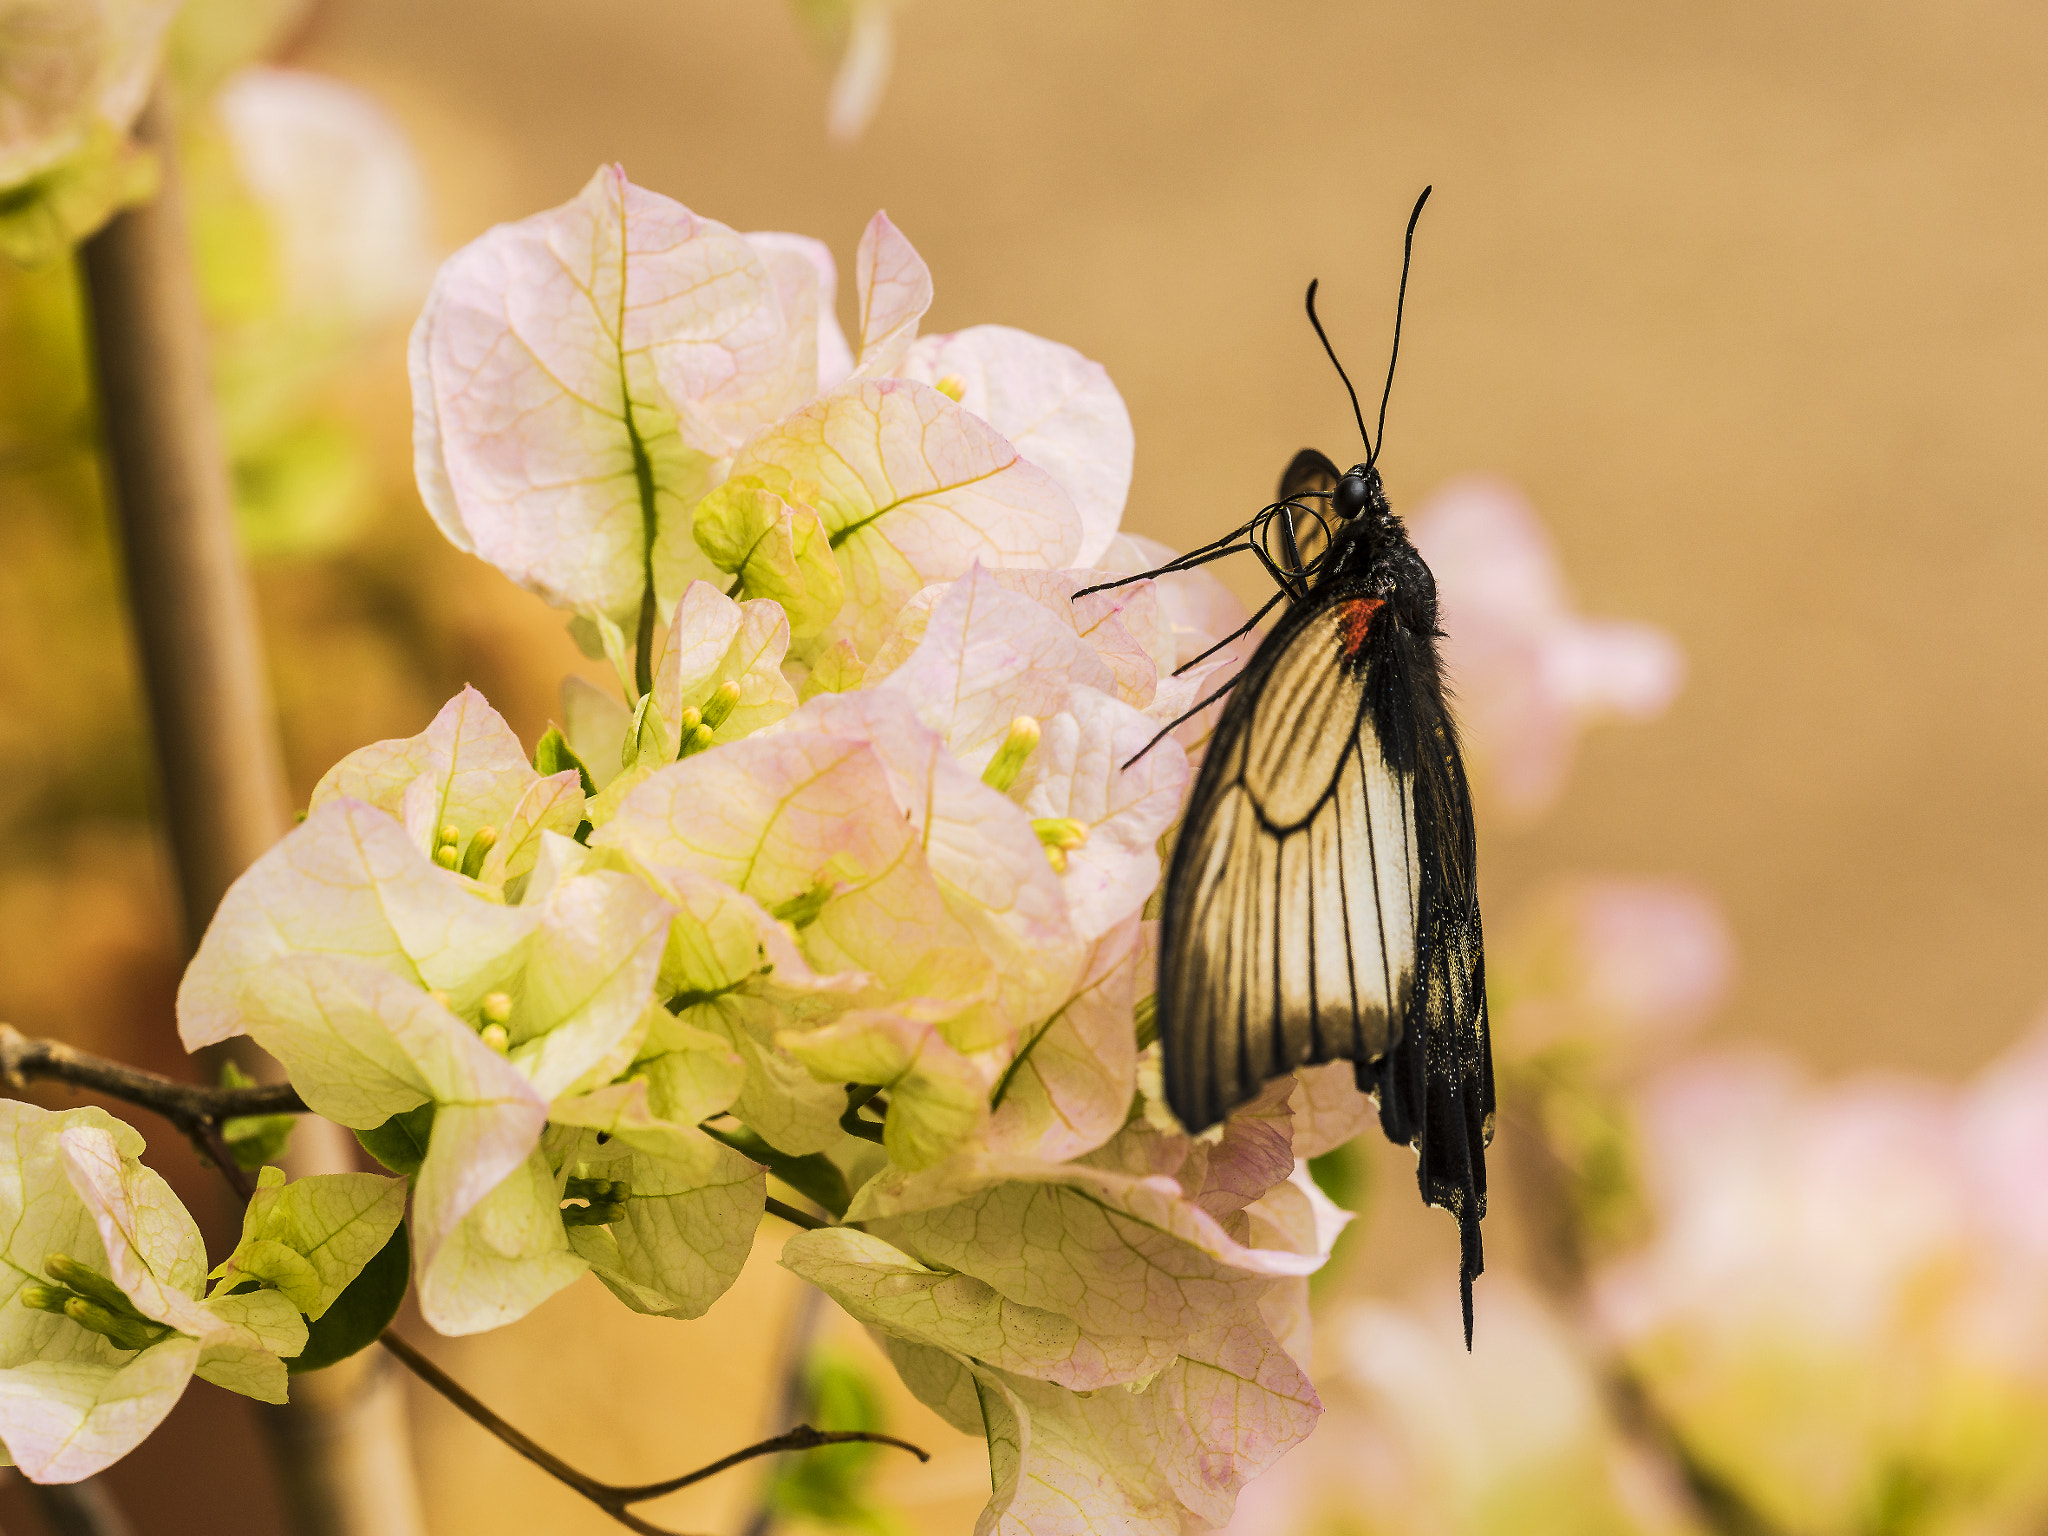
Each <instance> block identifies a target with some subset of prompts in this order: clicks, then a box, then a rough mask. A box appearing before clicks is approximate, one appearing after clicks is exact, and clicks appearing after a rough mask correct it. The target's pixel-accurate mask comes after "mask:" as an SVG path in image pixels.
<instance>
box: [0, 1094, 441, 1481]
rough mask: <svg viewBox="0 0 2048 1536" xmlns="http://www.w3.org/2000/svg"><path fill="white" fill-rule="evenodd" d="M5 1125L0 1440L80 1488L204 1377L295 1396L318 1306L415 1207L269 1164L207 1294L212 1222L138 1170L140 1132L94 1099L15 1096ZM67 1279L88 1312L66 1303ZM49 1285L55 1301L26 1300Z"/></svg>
mask: <svg viewBox="0 0 2048 1536" xmlns="http://www.w3.org/2000/svg"><path fill="white" fill-rule="evenodd" d="M0 1135H4V1136H5V1138H6V1143H7V1146H8V1148H9V1153H8V1156H7V1158H6V1159H5V1161H4V1163H0V1169H4V1176H0V1226H4V1228H5V1230H6V1232H7V1234H8V1235H7V1239H6V1246H5V1249H4V1257H5V1259H6V1263H7V1266H8V1269H9V1271H10V1274H11V1277H12V1279H11V1284H10V1286H9V1289H8V1293H7V1297H6V1300H5V1301H4V1302H0V1441H4V1442H5V1444H6V1448H7V1454H8V1456H9V1457H10V1458H11V1459H12V1460H13V1462H14V1464H15V1465H17V1466H19V1467H20V1468H21V1469H22V1471H23V1472H25V1473H26V1474H27V1475H28V1476H29V1477H30V1478H32V1479H34V1480H35V1481H37V1482H42V1483H68V1482H76V1481H77V1480H78V1479H80V1478H83V1477H90V1476H91V1475H92V1474H93V1473H95V1472H97V1471H99V1470H100V1469H101V1468H103V1467H105V1466H107V1465H109V1464H110V1463H112V1462H114V1461H117V1460H119V1459H120V1458H121V1457H122V1456H125V1455H126V1454H127V1453H128V1452H129V1451H130V1450H132V1449H133V1448H134V1447H135V1446H136V1445H137V1444H139V1443H140V1442H141V1441H142V1440H143V1439H144V1438H145V1437H146V1436H147V1435H148V1434H149V1433H150V1431H152V1430H153V1429H155V1428H156V1426H157V1425H158V1424H160V1423H161V1422H162V1421H163V1418H164V1416H165V1415H166V1414H168V1413H169V1412H170V1411H171V1409H172V1408H173V1407H174V1406H175V1405H176V1403H177V1401H178V1398H179V1397H180V1395H181V1394H182V1393H183V1392H184V1390H185V1385H186V1383H187V1382H188V1381H190V1380H191V1378H192V1377H193V1376H194V1375H197V1376H200V1377H202V1378H204V1379H205V1380H207V1381H210V1382H212V1383H214V1384H215V1385H216V1386H222V1387H226V1388H227V1389H228V1390H230V1391H232V1392H240V1393H242V1394H244V1395H245V1396H248V1397H254V1398H258V1399H260V1400H262V1401H264V1402H270V1403H281V1402H283V1401H284V1400H285V1364H284V1362H285V1361H286V1360H287V1359H289V1358H290V1357H292V1356H294V1355H296V1354H298V1353H299V1351H300V1350H302V1349H303V1348H304V1347H305V1344H306V1317H319V1316H321V1315H322V1314H323V1313H325V1312H326V1310H327V1309H328V1307H329V1306H331V1305H332V1304H333V1302H334V1299H335V1298H336V1297H337V1296H339V1295H340V1294H341V1292H342V1291H343V1290H344V1289H345V1288H346V1287H347V1286H348V1284H349V1282H350V1281H352V1280H353V1279H354V1278H355V1277H356V1274H357V1272H358V1271H360V1270H361V1268H362V1267H363V1265H364V1264H366V1263H367V1262H368V1261H369V1260H370V1259H371V1258H372V1257H374V1256H375V1255H376V1253H377V1252H378V1250H379V1249H381V1248H382V1247H383V1246H384V1243H385V1241H386V1240H387V1239H388V1238H389V1237H390V1236H391V1233H392V1231H393V1229H394V1228H395V1227H396V1226H397V1224H398V1220H399V1216H400V1214H401V1212H402V1210H403V1206H404V1199H405V1186H404V1184H403V1183H402V1182H401V1181H400V1180H397V1179H380V1178H375V1177H372V1176H371V1175H368V1174H334V1175H322V1176H317V1177H314V1178H309V1179H302V1180H300V1181H299V1182H298V1183H296V1184H291V1185H286V1184H285V1182H284V1176H283V1174H281V1173H280V1172H278V1171H277V1170H276V1169H265V1170H264V1179H263V1185H262V1188H261V1190H260V1191H259V1193H258V1196H257V1199H256V1201H255V1202H254V1203H252V1205H251V1207H250V1213H249V1217H248V1219H247V1222H246V1224H245V1227H244V1232H243V1241H242V1244H241V1246H240V1247H238V1248H237V1249H236V1251H235V1255H234V1257H233V1258H231V1259H230V1260H229V1261H228V1263H227V1264H225V1265H223V1266H222V1267H221V1269H220V1270H219V1271H216V1274H217V1275H218V1276H220V1277H221V1280H222V1283H221V1284H220V1285H219V1286H217V1287H215V1289H214V1291H213V1293H212V1294H211V1295H208V1294H207V1293H206V1280H207V1264H206V1251H205V1248H204V1247H203V1245H202V1244H201V1241H200V1237H199V1228H198V1226H197V1225H196V1224H195V1223H194V1222H193V1220H192V1218H191V1216H190V1215H189V1214H187V1212H186V1210H185V1208H184V1206H183V1205H182V1204H180V1203H179V1201H178V1198H177V1196H176V1195H174V1194H173V1193H172V1192H171V1189H170V1186H169V1185H167V1184H166V1183H164V1181H163V1180H162V1178H160V1177H159V1176H158V1175H157V1174H155V1173H153V1172H152V1171H150V1170H149V1169H148V1168H145V1167H143V1166H142V1164H141V1162H140V1161H139V1160H138V1159H139V1157H140V1155H141V1153H142V1150H143V1141H142V1138H141V1136H139V1135H137V1134H136V1132H135V1131H134V1130H133V1129H132V1128H130V1127H129V1126H126V1125H124V1124H122V1123H121V1122H120V1121H118V1120H116V1119H114V1118H113V1117H112V1116H111V1115H108V1114H106V1113H105V1112H104V1111H102V1110H98V1109H73V1110H66V1111H63V1112H61V1113H53V1112H51V1111H49V1110H44V1109H38V1108H37V1107H36V1106H34V1105H32V1104H22V1103H17V1102H14V1101H12V1100H7V1101H0ZM67 1290H68V1293H69V1300H70V1304H71V1306H72V1307H73V1308H75V1309H76V1310H75V1311H65V1310H61V1307H62V1305H63V1298H64V1297H65V1295H66V1293H67ZM37 1292H41V1293H43V1300H44V1301H46V1302H47V1301H49V1300H52V1299H55V1300H57V1301H58V1302H59V1307H60V1310H52V1309H51V1308H50V1307H49V1306H47V1305H43V1306H30V1305H28V1304H27V1298H28V1297H30V1296H32V1295H34V1294H36V1293H37ZM52 1292H54V1293H55V1295H54V1297H53V1296H52V1295H51V1294H50V1293H52ZM302 1314H303V1315H302Z"/></svg>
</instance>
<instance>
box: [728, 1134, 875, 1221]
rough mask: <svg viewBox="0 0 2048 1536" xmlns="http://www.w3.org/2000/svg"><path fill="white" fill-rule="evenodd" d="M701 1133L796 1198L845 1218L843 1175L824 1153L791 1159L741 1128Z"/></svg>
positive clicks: (846, 1196)
mask: <svg viewBox="0 0 2048 1536" xmlns="http://www.w3.org/2000/svg"><path fill="white" fill-rule="evenodd" d="M701 1129H702V1130H703V1132H704V1134H705V1135H707V1136H710V1137H712V1138H714V1139H716V1140H718V1141H722V1142H724V1143H725V1144H726V1145H727V1146H728V1147H731V1148H732V1149H733V1151H735V1152H737V1153H739V1154H740V1156H742V1157H750V1158H752V1159H753V1160H754V1161H755V1162H757V1163H759V1164H761V1165H762V1166H763V1167H764V1168H766V1169H767V1170H768V1171H769V1172H770V1173H772V1174H774V1175H775V1177H776V1178H778V1179H780V1180H782V1182H783V1183H785V1184H787V1185H788V1186H789V1187H790V1188H791V1189H793V1190H795V1191H796V1192H797V1193H798V1194H800V1195H805V1196H808V1197H809V1198H810V1199H812V1200H815V1201H817V1202H818V1204H819V1205H821V1206H823V1207H824V1208H825V1209H826V1210H828V1211H830V1212H831V1213H832V1214H833V1215H834V1216H844V1215H845V1214H846V1207H847V1203H848V1202H849V1201H851V1200H852V1199H853V1192H852V1191H851V1190H849V1189H848V1188H847V1187H846V1175H845V1174H844V1173H842V1172H840V1171H839V1165H838V1164H837V1163H835V1162H833V1161H832V1159H830V1158H829V1157H827V1156H825V1154H824V1153H822V1152H813V1153H811V1154H810V1155H809V1156H808V1157H791V1156H790V1155H789V1154H788V1153H787V1152H778V1151H776V1150H775V1148H773V1147H771V1146H769V1145H768V1143H767V1142H765V1141H763V1140H762V1139H761V1137H760V1135H759V1134H758V1133H757V1132H755V1131H753V1130H750V1129H749V1128H748V1127H746V1126H744V1125H741V1126H736V1127H734V1128H733V1129H731V1130H727V1129H726V1128H724V1127H723V1126H717V1125H706V1126H703V1127H701Z"/></svg>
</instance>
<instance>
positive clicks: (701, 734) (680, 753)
mask: <svg viewBox="0 0 2048 1536" xmlns="http://www.w3.org/2000/svg"><path fill="white" fill-rule="evenodd" d="M693 713H694V711H693ZM714 739H715V738H714V736H713V734H712V730H711V727H710V726H708V725H700V726H698V727H697V728H696V729H695V730H693V731H691V732H690V733H689V734H688V735H686V736H684V737H683V739H682V744H681V745H680V746H678V747H677V748H676V758H677V760H678V761H680V760H681V759H683V758H686V757H694V756H696V754H697V753H699V752H704V751H708V750H709V749H710V747H711V743H712V741H713V740H714Z"/></svg>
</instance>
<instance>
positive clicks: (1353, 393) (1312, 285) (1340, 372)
mask: <svg viewBox="0 0 2048 1536" xmlns="http://www.w3.org/2000/svg"><path fill="white" fill-rule="evenodd" d="M1428 195H1429V194H1428V193H1426V192H1425V193H1424V194H1423V196H1425V197H1427V196H1428ZM1417 207H1418V210H1419V208H1420V205H1419V204H1418V205H1417ZM1414 227H1415V226H1414V225H1413V224H1412V223H1411V224H1410V225H1409V231H1410V233H1411V234H1412V233H1413V231H1414ZM1321 281H1322V279H1321V278H1311V279H1310V280H1309V285H1308V323H1309V324H1310V325H1312V326H1314V327H1315V328H1316V340H1318V341H1320V342H1321V343H1322V344H1323V350H1324V351H1325V352H1327V353H1329V354H1330V365H1331V366H1332V367H1333V368H1335V369H1336V370H1337V377H1338V378H1340V379H1342V380H1343V381H1344V392H1345V393H1346V394H1347V395H1349V396H1350V397H1351V414H1352V415H1353V416H1356V417H1357V418H1358V435H1359V436H1360V437H1363V438H1365V457H1366V459H1367V461H1368V462H1370V461H1371V459H1372V456H1373V453H1374V451H1375V450H1374V448H1373V446H1372V438H1371V437H1370V436H1369V435H1368V434H1367V433H1366V430H1365V412H1364V411H1361V410H1360V409H1359V408H1358V391H1357V390H1355V389H1353V388H1352V387H1351V375H1350V374H1348V373H1346V372H1345V371H1344V365H1343V364H1342V363H1340V362H1338V361H1337V349H1336V348H1335V347H1333V346H1331V345H1330V338H1329V337H1328V336H1327V335H1325V334H1324V332H1323V322H1322V321H1320V320H1318V319H1317V318H1316V284H1317V283H1319V282H1321Z"/></svg>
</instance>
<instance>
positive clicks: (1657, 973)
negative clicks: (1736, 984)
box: [1489, 878, 1735, 1056]
mask: <svg viewBox="0 0 2048 1536" xmlns="http://www.w3.org/2000/svg"><path fill="white" fill-rule="evenodd" d="M1489 947H1490V948H1492V949H1493V951H1494V953H1493V956H1492V957H1491V958H1492V960H1493V964H1492V965H1491V967H1490V970H1491V973H1492V975H1493V978H1494V989H1495V992H1496V995H1497V997H1498V1005H1497V1011H1498V1019H1497V1023H1496V1035H1497V1043H1498V1044H1499V1046H1500V1047H1501V1048H1502V1049H1503V1050H1505V1051H1507V1052H1509V1053H1511V1054H1514V1055H1517V1056H1527V1055H1530V1054H1533V1053H1535V1052H1538V1051H1542V1050H1546V1049H1549V1048H1551V1047H1553V1046H1557V1045H1562V1044H1565V1043H1566V1042H1568V1041H1581V1042H1584V1043H1586V1044H1590V1045H1594V1046H1597V1047H1601V1048H1603V1049H1609V1050H1621V1051H1623V1052H1631V1051H1635V1052H1639V1051H1640V1048H1642V1047H1644V1046H1649V1045H1653V1044H1666V1045H1668V1044H1670V1043H1671V1042H1673V1041H1674V1040H1676V1039H1679V1038H1681V1037H1683V1036H1684V1035H1686V1034H1688V1033H1689V1032H1690V1031H1691V1030H1692V1029H1694V1028H1695V1027H1697V1026H1698V1025H1699V1024H1700V1023H1702V1022H1703V1021H1704V1020H1705V1019H1706V1018H1707V1017H1708V1016H1709V1015H1710V1014H1711V1013H1712V1012H1713V1011H1714V1009H1715V1008H1716V1007H1718V1006H1719V1005H1720V1003H1721V1000H1722V999H1723V998H1724V997H1725V996H1726V995H1727V991H1728V984H1729V981H1730V979H1731V977H1732V975H1733V973H1734V969H1735V943H1734V938H1733V936H1732V935H1731V934H1730V932H1729V930H1728V922H1727V919H1726V918H1725V917H1723V915H1722V913H1721V908H1720V904H1719V903H1718V902H1716V901H1715V900H1714V898H1713V897H1712V896H1710V895H1708V894H1707V893H1706V892H1705V891H1704V890H1702V889H1700V888H1699V887H1698V886H1695V885H1692V884H1690V883H1689V882H1687V881H1683V880H1656V879H1605V878H1603V879H1576V880H1564V881H1560V882H1558V883H1557V884H1555V885H1553V886H1551V887H1550V888H1549V889H1548V890H1546V891H1544V892H1543V893H1541V894H1540V895H1538V897H1537V898H1536V900H1535V901H1534V902H1533V903H1532V904H1531V905H1530V906H1529V907H1527V908H1525V909H1524V910H1523V911H1522V912H1521V913H1520V914H1519V920H1518V921H1516V922H1515V923H1513V924H1511V925H1509V926H1508V928H1507V930H1506V932H1505V933H1504V935H1503V936H1502V938H1501V939H1500V940H1498V941H1496V943H1495V944H1494V945H1492V946H1489Z"/></svg>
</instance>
